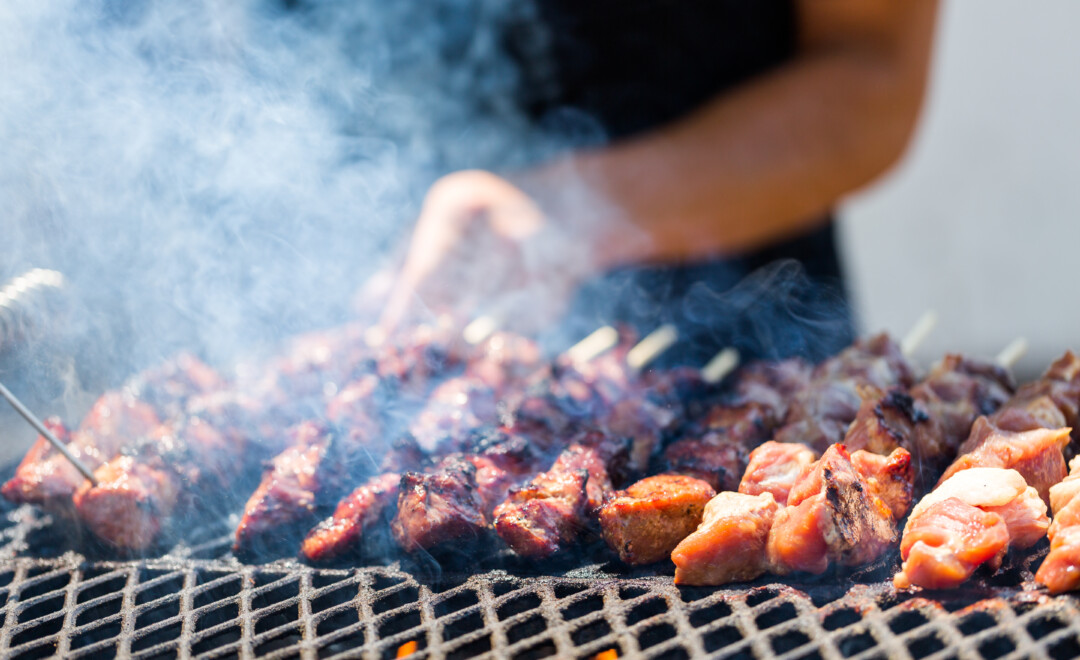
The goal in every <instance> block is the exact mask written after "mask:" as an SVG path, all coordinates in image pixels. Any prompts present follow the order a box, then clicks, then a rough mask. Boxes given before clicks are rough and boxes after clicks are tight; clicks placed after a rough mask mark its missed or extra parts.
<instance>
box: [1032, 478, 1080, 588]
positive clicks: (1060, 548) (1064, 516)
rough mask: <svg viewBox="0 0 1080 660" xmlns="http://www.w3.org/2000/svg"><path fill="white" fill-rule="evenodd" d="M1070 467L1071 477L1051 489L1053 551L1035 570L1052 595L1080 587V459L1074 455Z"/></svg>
mask: <svg viewBox="0 0 1080 660" xmlns="http://www.w3.org/2000/svg"><path fill="white" fill-rule="evenodd" d="M1069 467H1070V470H1069V476H1068V477H1066V478H1065V479H1064V480H1063V481H1062V482H1061V483H1059V484H1055V485H1054V486H1051V488H1050V506H1051V508H1052V509H1053V511H1054V521H1053V522H1052V523H1050V528H1049V529H1048V530H1047V535H1048V536H1049V537H1050V553H1049V554H1047V555H1046V559H1044V560H1043V563H1042V565H1041V566H1039V570H1038V572H1037V573H1035V581H1036V582H1038V583H1039V584H1041V585H1044V586H1045V587H1046V588H1047V589H1049V590H1050V593H1052V594H1059V593H1063V592H1066V591H1075V590H1076V589H1077V588H1078V587H1080V498H1077V494H1080V458H1074V459H1073V460H1072V462H1070V463H1069Z"/></svg>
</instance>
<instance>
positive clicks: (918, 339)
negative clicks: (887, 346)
mask: <svg viewBox="0 0 1080 660" xmlns="http://www.w3.org/2000/svg"><path fill="white" fill-rule="evenodd" d="M937 322H938V317H937V312H935V311H934V310H932V309H928V310H926V311H925V312H923V315H922V316H920V317H919V320H918V321H916V322H915V325H913V326H912V327H911V330H908V333H907V334H906V335H904V338H903V339H902V340H901V341H900V351H901V352H903V354H904V355H905V356H906V357H911V355H912V354H913V353H914V352H915V351H917V350H919V346H921V345H922V343H923V342H924V341H926V338H927V337H929V336H930V333H931V332H933V331H934V328H935V327H936V326H937Z"/></svg>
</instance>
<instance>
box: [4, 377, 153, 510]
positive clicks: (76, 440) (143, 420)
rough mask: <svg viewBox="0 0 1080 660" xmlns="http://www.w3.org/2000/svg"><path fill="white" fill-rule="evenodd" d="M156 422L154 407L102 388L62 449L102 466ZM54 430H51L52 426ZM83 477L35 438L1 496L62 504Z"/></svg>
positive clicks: (93, 466)
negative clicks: (99, 394) (99, 396)
mask: <svg viewBox="0 0 1080 660" xmlns="http://www.w3.org/2000/svg"><path fill="white" fill-rule="evenodd" d="M159 424H161V421H160V419H158V416H157V413H155V412H154V409H153V408H152V407H151V406H150V405H148V404H146V403H143V402H141V401H138V400H137V399H135V397H134V396H133V395H132V394H131V392H129V391H126V390H119V391H111V392H106V393H105V394H103V395H102V396H101V398H99V399H98V400H97V402H96V403H94V406H93V407H92V408H91V409H90V412H89V413H88V414H87V415H86V417H85V418H84V419H83V422H82V424H80V425H79V428H78V429H76V430H75V431H73V432H72V433H70V434H65V435H67V437H68V442H67V446H68V449H69V450H70V451H71V452H72V453H73V454H75V456H76V457H78V458H79V459H80V460H82V462H83V463H84V464H85V465H86V466H87V467H88V468H90V469H91V470H94V469H96V468H98V467H99V466H101V465H103V464H104V463H105V462H106V461H108V460H109V459H111V458H112V457H114V456H116V454H117V453H118V452H119V451H120V449H121V448H123V447H124V446H125V445H126V444H129V443H130V442H132V441H133V440H134V439H136V438H140V437H144V436H147V435H149V434H151V433H153V432H154V430H155V429H156V428H157V426H158V425H159ZM54 430H55V429H54ZM83 481H85V479H84V478H83V476H82V475H81V474H80V473H79V471H78V470H76V469H75V468H74V467H73V466H72V465H71V464H70V463H69V462H68V460H67V459H66V458H64V457H63V455H61V454H60V452H58V451H56V450H55V449H53V448H52V446H51V445H49V444H48V441H47V440H45V439H44V438H38V440H37V442H35V443H34V445H33V447H31V449H30V452H29V453H28V454H27V455H26V457H25V458H24V459H23V461H22V462H21V463H20V464H19V467H18V469H17V470H16V471H15V476H14V477H13V478H12V479H11V480H10V481H8V482H7V483H6V484H4V487H3V494H4V497H7V498H8V499H10V500H12V501H14V502H18V503H29V504H38V505H42V506H46V507H48V508H60V509H62V508H65V507H67V506H70V501H71V496H72V495H73V494H74V493H75V490H76V489H77V488H78V487H79V486H80V484H82V483H83Z"/></svg>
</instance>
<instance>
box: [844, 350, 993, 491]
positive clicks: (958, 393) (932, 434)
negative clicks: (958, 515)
mask: <svg viewBox="0 0 1080 660" xmlns="http://www.w3.org/2000/svg"><path fill="white" fill-rule="evenodd" d="M1012 392H1013V384H1012V380H1011V378H1010V377H1009V375H1008V372H1006V371H1005V370H1004V369H1002V368H1001V367H998V366H996V365H992V364H986V363H981V362H977V361H975V360H971V359H968V358H964V357H961V356H959V355H947V356H945V359H944V360H942V361H941V362H940V363H938V364H937V365H935V367H934V368H933V370H931V372H930V375H929V376H927V378H926V379H925V380H923V381H922V382H921V383H919V384H918V385H916V386H915V387H913V388H911V390H909V391H907V392H904V391H903V390H899V389H893V390H889V391H888V392H881V391H879V390H874V389H870V388H867V391H866V392H865V393H864V397H863V404H862V407H860V409H859V413H858V415H857V416H856V418H855V421H854V422H853V423H852V424H851V427H850V428H849V429H848V432H847V435H846V436H845V437H844V444H845V445H846V446H847V447H848V448H850V449H867V450H869V451H873V452H875V453H878V454H884V453H888V452H889V451H892V450H893V449H895V448H896V447H904V448H905V449H907V450H909V451H910V452H911V453H912V454H913V455H914V456H915V459H916V460H915V464H916V469H917V471H918V472H917V478H916V483H917V484H918V486H919V489H920V490H926V489H928V488H930V487H931V485H932V484H933V483H934V482H935V481H936V479H937V478H938V476H939V475H940V474H941V472H942V471H943V470H944V469H945V468H946V467H947V466H948V464H949V462H950V461H952V460H953V459H954V458H955V457H956V452H957V449H958V448H959V446H960V444H961V443H962V442H963V441H964V439H965V438H967V437H968V434H969V432H970V431H971V425H972V423H973V422H974V421H975V419H976V418H977V417H978V416H979V415H984V414H989V413H992V412H994V411H995V410H997V409H998V408H999V407H1000V406H1001V405H1002V404H1003V403H1004V402H1005V401H1006V400H1008V398H1009V396H1010V395H1011V394H1012Z"/></svg>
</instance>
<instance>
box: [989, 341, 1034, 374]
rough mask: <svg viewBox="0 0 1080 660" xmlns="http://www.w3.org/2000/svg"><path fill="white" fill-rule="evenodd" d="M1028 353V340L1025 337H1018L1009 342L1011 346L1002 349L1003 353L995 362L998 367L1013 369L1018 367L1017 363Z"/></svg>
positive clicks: (998, 355)
mask: <svg viewBox="0 0 1080 660" xmlns="http://www.w3.org/2000/svg"><path fill="white" fill-rule="evenodd" d="M1027 351H1028V340H1027V339H1025V338H1024V337H1017V338H1016V339H1014V340H1012V341H1011V342H1009V344H1008V345H1007V346H1006V347H1005V348H1003V349H1001V352H1000V353H998V354H997V357H995V358H994V362H996V363H997V364H998V366H1001V367H1005V368H1006V369H1012V368H1013V367H1014V366H1016V363H1017V362H1019V361H1020V358H1022V357H1024V354H1025V353H1027Z"/></svg>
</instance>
